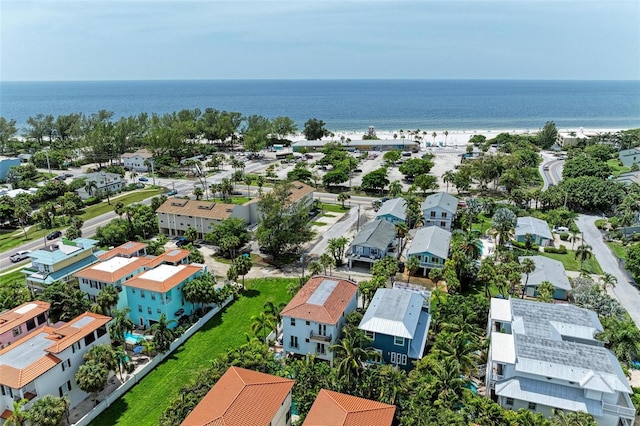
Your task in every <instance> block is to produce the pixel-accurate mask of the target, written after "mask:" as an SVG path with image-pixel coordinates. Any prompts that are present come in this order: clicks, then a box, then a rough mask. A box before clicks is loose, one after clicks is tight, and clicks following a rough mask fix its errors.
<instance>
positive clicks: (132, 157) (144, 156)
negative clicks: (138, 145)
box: [122, 149, 153, 172]
mask: <svg viewBox="0 0 640 426" xmlns="http://www.w3.org/2000/svg"><path fill="white" fill-rule="evenodd" d="M150 158H153V154H151V153H150V152H149V151H147V150H146V149H139V150H137V151H136V152H126V153H124V154H122V162H123V166H124V167H125V169H127V170H133V171H136V172H148V171H149V166H147V165H146V164H145V162H146V161H147V160H149V159H150Z"/></svg>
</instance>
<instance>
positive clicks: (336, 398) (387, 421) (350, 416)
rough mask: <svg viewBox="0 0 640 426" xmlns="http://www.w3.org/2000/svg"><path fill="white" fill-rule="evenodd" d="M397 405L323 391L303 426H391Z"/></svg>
mask: <svg viewBox="0 0 640 426" xmlns="http://www.w3.org/2000/svg"><path fill="white" fill-rule="evenodd" d="M395 411H396V407H395V405H388V404H383V403H382V402H378V401H372V400H369V399H364V398H358V397H355V396H351V395H346V394H344V393H339V392H333V391H329V390H326V389H321V390H320V392H319V393H318V396H317V397H316V400H315V401H314V402H313V405H312V406H311V410H309V414H307V417H306V419H305V421H304V423H303V426H362V425H367V426H391V423H392V422H393V415H394V414H395Z"/></svg>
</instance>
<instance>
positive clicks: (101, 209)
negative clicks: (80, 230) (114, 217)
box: [82, 188, 164, 221]
mask: <svg viewBox="0 0 640 426" xmlns="http://www.w3.org/2000/svg"><path fill="white" fill-rule="evenodd" d="M162 193H164V190H163V189H160V188H155V189H154V188H151V189H140V190H137V191H133V192H127V193H125V194H124V195H120V196H116V197H111V204H108V203H107V201H106V200H105V201H103V202H102V203H99V204H94V205H93V206H89V207H85V208H84V213H82V219H84V220H85V221H87V220H89V219H93V218H94V217H98V216H100V215H103V214H105V213H109V212H112V211H113V208H114V207H115V206H116V203H122V204H124V205H125V206H128V205H129V204H133V203H138V202H140V201H142V200H146V199H147V198H151V197H155V196H156V195H160V194H162Z"/></svg>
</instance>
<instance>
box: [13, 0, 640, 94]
mask: <svg viewBox="0 0 640 426" xmlns="http://www.w3.org/2000/svg"><path fill="white" fill-rule="evenodd" d="M639 23H640V1H637V0H633V1H601V0H589V1H570V0H555V1H535V0H534V1H518V0H510V1H498V2H493V1H482V0H472V1H455V0H453V1H452V0H439V1H406V2H403V1H364V0H362V1H337V0H322V1H320V0H315V1H305V0H298V1H292V2H273V1H266V0H263V1H244V0H235V1H229V2H226V1H204V0H202V1H187V0H185V1H163V0H154V1H151V0H139V1H113V0H112V1H95V0H77V1H66V0H49V1H29V0H26V1H25V0H0V53H1V55H0V80H2V81H14V80H25V81H29V80H139V79H142V80H147V79H291V78H296V79H317V78H324V79H334V78H337V79H341V78H346V79H351V78H398V79H406V78H409V79H442V78H451V79H457V78H463V79H596V80H608V79H613V80H615V79H631V80H638V79H640V24H639Z"/></svg>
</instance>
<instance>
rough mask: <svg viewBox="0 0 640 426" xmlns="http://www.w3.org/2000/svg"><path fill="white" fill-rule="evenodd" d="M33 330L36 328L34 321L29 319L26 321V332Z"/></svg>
mask: <svg viewBox="0 0 640 426" xmlns="http://www.w3.org/2000/svg"><path fill="white" fill-rule="evenodd" d="M34 328H36V320H35V319H33V318H31V319H30V320H28V321H27V330H33V329H34Z"/></svg>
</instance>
